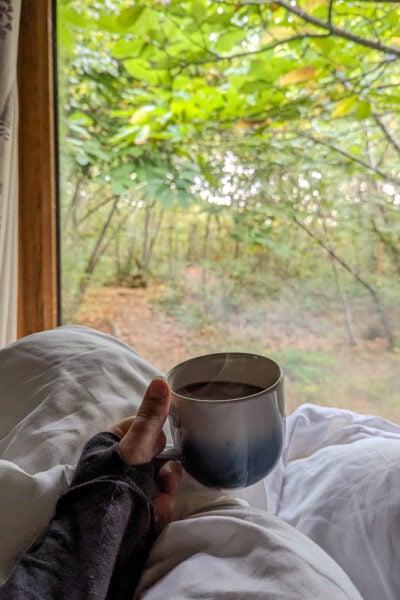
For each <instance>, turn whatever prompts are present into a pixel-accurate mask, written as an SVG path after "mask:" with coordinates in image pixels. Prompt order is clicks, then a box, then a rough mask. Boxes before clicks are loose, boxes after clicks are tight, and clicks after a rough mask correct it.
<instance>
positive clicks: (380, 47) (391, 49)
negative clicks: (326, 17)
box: [241, 0, 400, 57]
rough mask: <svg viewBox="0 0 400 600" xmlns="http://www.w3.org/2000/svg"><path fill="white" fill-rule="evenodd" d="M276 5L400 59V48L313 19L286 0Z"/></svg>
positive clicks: (281, 0) (330, 32) (339, 34)
mask: <svg viewBox="0 0 400 600" xmlns="http://www.w3.org/2000/svg"><path fill="white" fill-rule="evenodd" d="M241 4H242V5H243V6H246V5H252V4H255V5H265V4H268V2H265V0H261V1H259V2H255V1H254V0H250V1H247V2H246V0H242V2H241ZM274 4H276V5H277V6H281V7H282V8H284V9H285V10H287V11H288V12H290V13H291V14H292V15H296V16H297V17H299V18H300V19H302V20H303V21H305V22H306V23H311V24H312V25H315V26H316V27H319V28H321V29H325V31H327V32H329V34H332V35H335V36H337V37H341V38H344V39H346V40H350V41H351V42H355V43H356V44H359V45H360V46H366V47H367V48H373V49H374V50H378V51H379V52H385V53H386V54H392V55H394V56H399V57H400V48H395V47H393V46H387V45H386V44H382V43H381V42H378V41H373V40H369V39H367V38H364V37H362V36H360V35H356V34H355V33H350V32H349V31H346V30H345V29H341V28H340V27H336V26H335V25H333V24H332V23H331V22H329V21H328V22H326V21H321V20H320V19H317V18H316V17H313V16H312V15H310V14H308V13H307V12H306V11H304V10H303V9H301V8H300V7H299V6H296V5H292V4H290V3H289V2H286V1H285V0H274Z"/></svg>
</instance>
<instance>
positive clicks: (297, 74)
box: [279, 67, 315, 87]
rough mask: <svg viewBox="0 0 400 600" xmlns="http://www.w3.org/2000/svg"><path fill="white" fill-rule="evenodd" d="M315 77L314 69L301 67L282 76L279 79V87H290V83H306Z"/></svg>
mask: <svg viewBox="0 0 400 600" xmlns="http://www.w3.org/2000/svg"><path fill="white" fill-rule="evenodd" d="M314 75H315V67H302V68H301V69H295V70H294V71H289V73H286V75H283V76H282V77H281V78H280V79H279V85H280V86H281V87H283V86H285V85H291V84H292V83H301V82H302V81H308V80H309V79H312V78H313V77H314Z"/></svg>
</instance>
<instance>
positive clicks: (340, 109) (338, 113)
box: [332, 96, 358, 117]
mask: <svg viewBox="0 0 400 600" xmlns="http://www.w3.org/2000/svg"><path fill="white" fill-rule="evenodd" d="M357 99H358V98H357V96H350V98H343V100H339V102H336V105H335V108H334V110H333V111H332V117H345V116H346V115H348V114H349V112H351V110H352V108H353V107H354V105H355V104H356V102H357Z"/></svg>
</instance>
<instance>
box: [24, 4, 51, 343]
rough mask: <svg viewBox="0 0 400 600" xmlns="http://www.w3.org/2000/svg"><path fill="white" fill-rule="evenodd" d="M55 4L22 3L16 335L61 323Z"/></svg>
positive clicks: (49, 327) (26, 333) (41, 329)
mask: <svg viewBox="0 0 400 600" xmlns="http://www.w3.org/2000/svg"><path fill="white" fill-rule="evenodd" d="M54 25H55V2H53V1H52V0H35V1H34V2H32V0H22V5H21V22H20V34H19V49H18V97H19V140H18V144H19V152H18V153H19V259H18V263H19V266H18V269H19V273H18V337H23V336H25V335H28V334H31V333H34V332H37V331H43V330H46V329H52V328H53V327H56V326H57V325H58V324H59V314H60V310H59V306H60V302H59V284H58V272H59V268H58V254H59V253H58V225H57V223H58V219H57V169H56V164H57V154H56V108H55V104H56V103H55V99H56V95H55V89H56V88H55V77H54V75H55V64H54V63H55V61H54V54H55V52H54V49H55V44H54Z"/></svg>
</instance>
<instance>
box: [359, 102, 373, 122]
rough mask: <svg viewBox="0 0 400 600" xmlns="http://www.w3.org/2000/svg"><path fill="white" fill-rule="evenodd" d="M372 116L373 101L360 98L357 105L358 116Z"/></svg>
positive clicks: (362, 117) (360, 117) (365, 117)
mask: <svg viewBox="0 0 400 600" xmlns="http://www.w3.org/2000/svg"><path fill="white" fill-rule="evenodd" d="M370 116H371V102H367V101H366V100H360V101H359V102H358V103H357V106H356V117H357V119H360V120H361V119H367V118H368V117H370Z"/></svg>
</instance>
